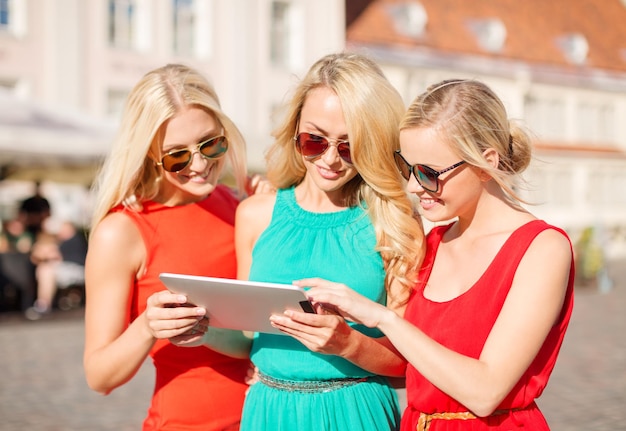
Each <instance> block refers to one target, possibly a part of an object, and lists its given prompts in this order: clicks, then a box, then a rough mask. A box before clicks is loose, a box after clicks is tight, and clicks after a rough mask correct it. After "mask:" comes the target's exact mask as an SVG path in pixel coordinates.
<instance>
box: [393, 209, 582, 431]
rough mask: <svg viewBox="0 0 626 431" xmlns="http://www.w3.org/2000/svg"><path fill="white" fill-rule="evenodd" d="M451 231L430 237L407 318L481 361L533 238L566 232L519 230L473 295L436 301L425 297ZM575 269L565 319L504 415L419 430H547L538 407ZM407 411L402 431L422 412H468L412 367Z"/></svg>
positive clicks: (541, 226)
mask: <svg viewBox="0 0 626 431" xmlns="http://www.w3.org/2000/svg"><path fill="white" fill-rule="evenodd" d="M449 226H450V225H448V226H439V227H435V228H434V229H433V230H432V231H431V232H430V233H429V235H428V238H427V251H426V256H425V258H424V263H423V265H422V269H421V272H420V276H419V280H421V281H420V282H419V283H418V284H417V286H416V288H415V290H414V291H413V293H412V296H411V298H410V300H409V304H408V305H407V309H406V313H405V318H406V319H407V320H409V321H410V322H411V323H413V324H414V325H415V326H417V327H418V328H420V329H421V330H422V331H423V332H424V333H425V334H427V335H428V336H430V337H431V338H433V339H434V340H435V341H437V342H439V343H441V344H442V345H444V346H446V347H448V348H450V349H452V350H454V351H456V352H459V353H461V354H463V355H467V356H469V357H472V358H478V357H479V356H480V353H481V351H482V349H483V346H484V344H485V341H486V339H487V337H488V335H489V333H490V332H491V329H492V327H493V325H494V323H495V321H496V319H497V318H498V315H499V314H500V311H501V309H502V305H503V303H504V300H505V299H506V297H507V295H508V292H509V290H510V288H511V284H512V282H513V277H514V276H515V271H516V269H517V267H518V265H519V262H520V260H521V259H522V257H523V256H524V253H525V252H526V250H527V249H528V246H529V245H530V243H531V242H532V241H533V239H534V238H535V237H536V236H537V235H538V234H539V233H540V232H542V231H543V230H545V229H555V230H557V231H559V232H561V233H563V235H565V236H567V235H566V234H565V232H563V231H562V230H561V229H558V228H556V227H553V226H550V225H548V224H546V223H545V222H543V221H540V220H535V221H532V222H529V223H527V224H525V225H524V226H522V227H520V228H519V229H517V230H516V231H515V232H513V234H512V235H511V236H510V237H509V238H508V240H507V241H506V242H505V244H504V245H503V247H502V248H501V249H500V251H499V252H498V254H497V255H496V257H495V258H494V260H493V262H492V263H491V264H490V266H489V267H488V268H487V270H486V271H485V273H484V274H483V275H482V277H481V278H480V279H479V280H478V281H477V282H476V284H474V286H472V288H471V289H470V290H468V291H467V292H465V293H464V294H462V295H461V296H459V297H457V298H455V299H453V300H451V301H446V302H433V301H430V300H428V299H426V298H425V297H424V295H423V292H424V287H425V285H426V282H427V281H428V278H429V276H430V270H431V268H432V264H433V261H434V259H435V255H436V253H437V248H438V247H439V243H440V242H441V239H442V237H443V234H444V233H445V231H446V230H447V229H448V228H449ZM573 285H574V267H573V265H572V269H571V270H570V276H569V283H568V287H567V293H566V296H565V301H564V304H563V308H562V311H561V314H560V315H559V318H558V320H557V322H556V323H555V324H554V326H553V327H552V329H551V331H550V333H549V334H548V336H547V338H546V340H545V342H544V344H543V346H542V347H541V349H540V351H539V353H538V354H537V357H536V358H535V359H534V361H533V362H532V363H531V365H530V366H529V368H528V369H527V370H526V372H525V373H524V375H523V376H522V377H521V379H520V380H519V382H518V383H517V384H516V385H515V387H514V388H513V390H512V391H511V392H510V393H509V394H508V395H507V397H506V398H505V399H504V400H503V401H502V403H501V404H500V405H499V406H498V410H506V411H507V412H506V413H504V414H497V415H492V416H489V417H486V418H475V419H468V420H461V419H436V418H435V419H432V421H431V422H430V426H429V427H426V428H421V429H429V430H430V431H437V430H443V429H445V430H447V431H452V430H474V431H478V430H510V429H514V428H518V427H524V429H529V430H533V431H543V430H549V428H548V425H547V423H546V421H545V419H544V417H543V415H542V414H541V412H540V411H539V409H538V407H537V405H536V404H535V399H536V398H538V397H539V396H540V395H541V393H542V392H543V389H544V388H545V386H546V384H547V382H548V378H549V376H550V374H551V372H552V369H553V368H554V364H555V362H556V359H557V355H558V352H559V350H560V348H561V344H562V343H563V337H564V336H565V330H566V328H567V325H568V323H569V320H570V316H571V313H572V307H573ZM406 385H407V399H408V407H407V409H406V411H405V413H404V415H403V417H402V425H401V430H402V431H415V430H416V429H418V428H417V425H418V420H419V416H420V412H424V413H426V414H432V413H443V412H468V409H467V407H465V406H463V405H462V404H460V403H459V402H458V401H456V400H455V399H454V398H452V397H450V396H448V395H446V394H445V393H443V392H442V391H440V390H439V389H437V387H435V386H434V385H432V384H431V383H430V382H429V381H428V380H426V379H425V378H424V376H422V375H421V374H420V373H419V372H418V371H417V370H416V369H415V368H414V367H413V366H411V365H410V364H409V366H408V367H407V381H406Z"/></svg>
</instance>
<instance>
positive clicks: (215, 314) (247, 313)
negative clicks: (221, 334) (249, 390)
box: [159, 273, 314, 335]
mask: <svg viewBox="0 0 626 431" xmlns="http://www.w3.org/2000/svg"><path fill="white" fill-rule="evenodd" d="M159 278H160V279H161V281H162V282H163V284H165V286H167V288H168V289H169V290H170V291H172V292H174V293H182V294H184V295H186V296H187V298H188V300H189V302H190V303H193V304H196V305H199V306H202V307H205V308H206V309H207V314H208V316H209V326H214V327H216V328H227V329H238V330H242V331H252V332H268V333H271V334H283V333H282V332H280V331H279V330H278V329H276V328H274V327H272V325H270V321H269V318H270V315H272V314H281V313H283V312H284V311H285V310H287V309H290V310H298V311H306V312H307V313H314V311H313V307H311V304H310V302H309V301H308V299H307V297H306V295H305V294H304V289H302V288H301V287H298V286H293V285H290V284H277V283H264V282H257V281H243V280H231V279H228V278H215V277H199V276H193V275H184V274H172V273H161V274H160V275H159ZM283 335H284V334H283Z"/></svg>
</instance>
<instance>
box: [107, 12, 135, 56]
mask: <svg viewBox="0 0 626 431" xmlns="http://www.w3.org/2000/svg"><path fill="white" fill-rule="evenodd" d="M134 15H135V1H134V0H109V43H110V44H111V46H114V47H117V48H131V47H132V42H133V30H134V29H133V22H134Z"/></svg>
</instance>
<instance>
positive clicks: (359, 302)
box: [302, 230, 571, 416]
mask: <svg viewBox="0 0 626 431" xmlns="http://www.w3.org/2000/svg"><path fill="white" fill-rule="evenodd" d="M570 266H571V252H570V248H569V242H568V241H567V239H566V238H565V237H564V236H563V235H561V234H560V233H558V232H556V231H554V230H548V231H545V232H542V233H541V234H539V235H538V236H537V238H536V239H535V241H533V243H532V244H531V246H530V248H529V249H528V251H527V253H526V255H525V256H524V258H523V259H522V261H521V262H520V265H519V268H518V270H517V273H516V276H515V279H514V281H513V286H512V287H511V291H510V292H509V295H508V297H507V299H506V301H505V304H504V306H503V309H502V311H501V313H500V316H499V317H498V319H497V321H496V323H495V325H494V327H493V329H492V331H491V333H490V335H489V337H488V338H487V341H486V344H485V347H484V349H483V352H482V354H481V356H480V358H478V359H473V358H469V357H467V356H464V355H461V354H459V353H456V352H454V351H452V350H450V349H447V348H446V347H444V346H442V345H441V344H439V343H437V342H435V341H434V340H432V339H430V338H429V337H427V336H426V335H425V334H424V333H423V332H421V331H420V330H419V329H418V328H416V327H415V326H413V325H411V324H410V323H409V322H407V321H406V320H404V319H402V318H400V317H399V316H398V315H397V314H396V313H393V312H392V311H390V310H388V309H385V308H384V307H382V306H380V305H379V304H375V303H373V302H371V301H369V300H367V299H365V298H363V297H358V296H355V295H354V294H352V293H351V292H350V291H349V290H347V289H346V288H345V286H341V285H336V284H332V283H328V282H325V281H323V280H315V279H312V280H304V281H302V284H307V285H314V286H315V287H314V288H313V289H311V291H310V295H311V297H312V298H313V299H314V300H315V301H319V302H321V303H330V304H333V306H334V307H336V309H337V310H338V311H339V312H340V313H341V314H343V315H345V316H347V317H349V318H351V319H353V320H356V321H360V322H362V323H364V324H366V325H367V326H372V327H379V328H380V329H381V330H382V331H383V332H384V333H385V334H386V335H387V336H388V337H389V340H390V341H391V342H392V343H393V344H394V345H395V346H396V347H397V348H398V350H399V351H400V353H402V354H403V355H404V356H405V357H406V358H407V360H408V361H409V362H410V363H411V364H412V365H413V366H414V367H415V368H416V369H417V370H418V371H419V372H420V373H422V374H423V375H424V376H425V377H426V378H427V379H428V380H429V381H431V382H432V383H433V384H434V385H435V386H437V387H438V388H439V389H441V390H442V391H444V392H445V393H447V394H448V395H450V396H451V397H453V398H455V399H457V400H458V401H459V402H461V403H462V404H464V405H465V406H467V407H468V408H469V409H470V410H471V411H472V412H474V413H475V414H476V415H479V416H487V415H489V414H491V413H492V412H493V411H494V410H495V409H496V408H497V406H498V405H499V404H500V402H501V401H502V400H503V399H504V397H506V395H507V394H508V393H509V392H510V391H511V389H512V388H513V387H514V385H515V384H516V383H517V382H518V381H519V379H520V377H521V376H522V374H523V373H524V371H525V370H526V369H527V368H528V366H529V365H530V363H531V362H532V360H533V359H534V358H535V356H536V355H537V353H538V351H539V349H540V348H541V346H542V344H543V343H544V341H545V339H546V336H547V335H548V333H549V331H550V329H551V328H552V326H553V325H554V323H555V321H556V319H557V316H558V315H559V313H560V311H561V308H562V305H563V300H564V297H565V292H566V288H567V282H568V275H569V270H570ZM512 334H515V335H514V336H513V335H512Z"/></svg>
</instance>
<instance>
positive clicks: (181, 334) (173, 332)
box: [144, 290, 209, 346]
mask: <svg viewBox="0 0 626 431" xmlns="http://www.w3.org/2000/svg"><path fill="white" fill-rule="evenodd" d="M144 315H145V319H146V322H147V325H148V330H149V331H150V333H151V334H152V336H153V337H154V338H158V339H169V340H170V342H172V343H173V344H175V345H179V346H190V345H199V344H202V338H203V336H204V334H205V333H206V332H207V330H208V323H209V322H208V318H207V317H206V309H205V308H203V307H196V306H195V305H193V304H189V303H187V297H186V296H185V295H180V294H176V293H171V292H169V291H167V290H164V291H161V292H157V293H154V294H152V295H151V296H150V297H149V298H148V301H147V306H146V311H145V313H144Z"/></svg>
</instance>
